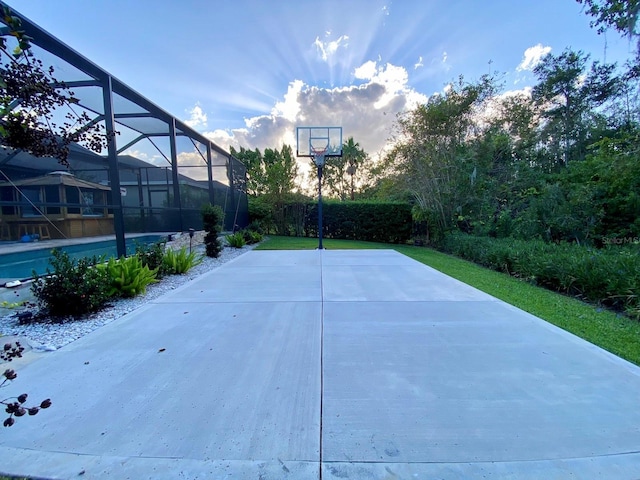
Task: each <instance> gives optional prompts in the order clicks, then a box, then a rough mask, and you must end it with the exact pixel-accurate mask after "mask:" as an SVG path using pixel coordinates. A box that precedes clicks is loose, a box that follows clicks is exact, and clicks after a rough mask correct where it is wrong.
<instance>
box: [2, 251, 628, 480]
mask: <svg viewBox="0 0 640 480" xmlns="http://www.w3.org/2000/svg"><path fill="white" fill-rule="evenodd" d="M18 374H19V376H18V379H17V380H16V381H15V382H14V384H13V385H11V386H10V387H9V388H5V389H3V392H2V393H3V397H5V396H9V395H12V394H19V393H22V392H23V391H26V392H29V395H30V397H31V398H33V399H34V400H37V401H39V400H40V399H42V398H46V397H51V398H52V400H53V402H54V405H53V407H52V408H50V409H49V410H47V411H44V412H42V413H40V414H39V415H37V416H36V417H32V418H20V419H18V422H16V425H15V426H13V427H11V428H5V429H2V430H1V431H0V432H1V433H0V459H1V460H0V471H3V472H5V473H12V474H21V475H31V476H37V477H45V478H74V479H75V478H87V479H89V478H90V479H93V478H111V479H136V480H142V479H178V478H184V479H195V478H199V479H219V478H234V479H236V478H237V479H245V478H251V479H265V480H266V479H281V478H291V479H318V478H323V479H345V478H348V479H416V478H420V479H434V478H438V479H458V478H459V479H471V478H483V479H486V478H495V479H504V478H513V479H541V478H544V479H550V478H560V479H564V478H577V479H581V478H585V479H594V478H606V479H638V478H640V368H638V367H635V366H633V365H631V364H629V363H627V362H625V361H623V360H621V359H619V358H617V357H615V356H613V355H610V354H608V353H606V352H604V351H602V350H600V349H599V348H597V347H595V346H593V345H591V344H589V343H587V342H584V341H582V340H580V339H578V338H576V337H574V336H572V335H570V334H568V333H566V332H564V331H562V330H559V329H557V328H555V327H553V326H551V325H549V324H547V323H546V322H544V321H541V320H539V319H537V318H535V317H533V316H531V315H529V314H527V313H524V312H522V311H520V310H518V309H516V308H513V307H511V306H509V305H507V304H505V303H503V302H501V301H498V300H496V299H495V298H493V297H491V296H489V295H486V294H484V293H482V292H479V291H477V290H475V289H473V288H471V287H469V286H467V285H464V284H462V283H460V282H458V281H456V280H453V279H451V278H450V277H447V276H445V275H443V274H441V273H438V272H437V271H435V270H433V269H431V268H429V267H426V266H424V265H422V264H420V263H417V262H415V261H413V260H411V259H409V258H407V257H405V256H403V255H400V254H399V253H397V252H395V251H390V250H370V251H363V250H359V251H356V250H354V251H322V252H320V251H296V252H289V251H252V252H249V253H247V254H245V255H243V256H241V257H238V258H237V259H235V260H233V261H232V262H229V263H228V264H225V265H224V266H223V267H221V268H219V269H217V270H215V271H212V272H211V273H209V274H206V275H204V276H202V277H200V278H198V279H196V280H194V281H193V282H191V283H190V284H188V285H185V286H183V287H182V288H180V289H177V290H175V291H174V292H172V293H171V294H168V295H165V296H163V297H161V298H159V299H157V300H156V301H154V302H153V303H150V304H149V305H147V306H145V307H144V308H142V309H139V310H137V311H135V312H133V313H131V314H129V315H128V316H126V317H124V318H122V319H120V320H117V321H115V322H113V323H111V324H109V325H107V326H105V327H103V328H102V329H100V330H98V331H95V332H93V333H92V334H90V335H88V336H87V337H84V338H83V339H81V340H78V341H76V342H74V343H72V344H70V345H68V346H67V347H65V348H63V349H62V350H59V351H57V352H53V353H51V354H48V355H46V356H45V357H43V358H40V359H38V360H36V361H34V362H32V363H30V364H29V365H27V366H25V367H23V368H20V369H19V371H18Z"/></svg>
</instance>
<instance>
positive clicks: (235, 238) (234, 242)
mask: <svg viewBox="0 0 640 480" xmlns="http://www.w3.org/2000/svg"><path fill="white" fill-rule="evenodd" d="M225 240H226V241H227V243H228V244H229V246H230V247H233V248H242V247H244V246H245V245H246V244H247V242H246V241H245V239H244V235H243V234H242V232H236V233H234V234H233V235H227V236H226V237H225Z"/></svg>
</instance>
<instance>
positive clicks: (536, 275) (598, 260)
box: [442, 233, 640, 319]
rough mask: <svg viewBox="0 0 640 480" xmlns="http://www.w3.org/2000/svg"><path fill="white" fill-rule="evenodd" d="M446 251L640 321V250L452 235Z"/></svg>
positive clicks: (445, 240)
mask: <svg viewBox="0 0 640 480" xmlns="http://www.w3.org/2000/svg"><path fill="white" fill-rule="evenodd" d="M442 249H443V250H444V251H445V252H447V253H451V254H453V255H456V256H458V257H462V258H465V259H467V260H471V261H472V262H475V263H478V264H480V265H484V266H486V267H488V268H491V269H493V270H498V271H502V272H506V273H509V274H510V275H514V276H517V277H520V278H522V279H524V280H527V281H529V282H532V283H534V284H537V285H540V286H544V287H546V288H549V289H551V290H555V291H558V292H561V293H566V294H569V295H573V296H576V297H578V298H581V299H583V300H586V301H589V302H595V303H600V304H602V305H604V306H607V307H610V308H614V309H616V310H620V311H626V312H627V313H628V314H629V315H631V316H633V317H636V318H639V319H640V262H639V261H638V258H639V254H640V248H638V246H637V245H631V246H628V247H625V248H622V247H610V248H605V249H596V248H591V247H583V246H580V245H576V244H567V243H562V244H554V243H545V242H543V241H541V240H516V239H512V238H499V239H498V238H489V237H477V236H473V235H467V234H464V233H452V234H449V235H447V236H446V237H445V238H444V240H443V243H442Z"/></svg>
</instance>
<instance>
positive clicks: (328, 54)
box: [313, 32, 349, 62]
mask: <svg viewBox="0 0 640 480" xmlns="http://www.w3.org/2000/svg"><path fill="white" fill-rule="evenodd" d="M330 35H331V32H325V36H327V37H329V36H330ZM348 42H349V36H348V35H340V36H339V37H338V38H337V39H336V40H333V41H327V42H323V41H322V40H320V37H316V40H315V41H314V42H313V45H314V46H315V47H316V52H317V54H318V56H319V58H320V59H321V60H322V61H323V62H330V61H331V59H332V58H333V57H334V56H335V55H336V53H337V52H338V49H340V48H343V49H344V48H347V46H348V45H349V43H348Z"/></svg>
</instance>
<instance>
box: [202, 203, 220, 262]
mask: <svg viewBox="0 0 640 480" xmlns="http://www.w3.org/2000/svg"><path fill="white" fill-rule="evenodd" d="M223 219H224V212H223V211H222V208H220V207H219V206H217V205H216V206H213V205H211V204H207V205H204V206H203V207H202V224H203V228H204V231H205V232H207V233H206V235H205V237H204V244H205V251H206V254H207V257H213V258H217V257H218V255H220V252H221V251H222V244H221V243H220V240H218V236H219V235H220V232H221V231H222V221H223Z"/></svg>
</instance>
